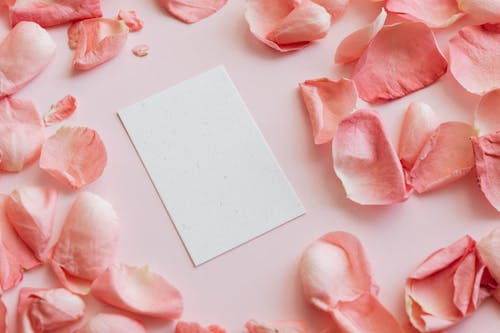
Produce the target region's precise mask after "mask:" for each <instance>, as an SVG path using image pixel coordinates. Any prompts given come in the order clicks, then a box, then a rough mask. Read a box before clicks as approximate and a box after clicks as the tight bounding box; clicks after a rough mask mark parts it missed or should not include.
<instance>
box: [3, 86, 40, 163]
mask: <svg viewBox="0 0 500 333" xmlns="http://www.w3.org/2000/svg"><path fill="white" fill-rule="evenodd" d="M0 80H1V79H0ZM0 86H1V83H0ZM44 141H45V130H44V126H43V121H42V117H41V116H40V113H38V110H37V108H36V106H35V105H34V104H33V103H32V102H31V101H28V100H21V99H14V98H10V97H7V98H3V99H0V170H2V171H9V172H19V171H21V170H22V169H23V168H24V167H25V166H26V165H28V164H30V163H32V162H34V161H35V160H36V159H37V158H38V156H39V155H40V151H41V148H42V144H43V142H44Z"/></svg>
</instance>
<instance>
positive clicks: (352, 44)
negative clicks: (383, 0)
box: [335, 8, 387, 64]
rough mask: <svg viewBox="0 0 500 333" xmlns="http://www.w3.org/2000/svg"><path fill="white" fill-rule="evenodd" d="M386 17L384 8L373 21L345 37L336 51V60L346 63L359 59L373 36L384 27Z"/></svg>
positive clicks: (339, 62)
mask: <svg viewBox="0 0 500 333" xmlns="http://www.w3.org/2000/svg"><path fill="white" fill-rule="evenodd" d="M386 18H387V12H386V11H385V10H384V9H383V8H382V9H381V11H380V14H378V16H377V17H376V18H375V20H374V21H373V22H372V23H370V24H368V25H367V26H364V27H363V28H361V29H359V30H356V31H354V32H353V33H352V34H350V35H349V36H347V37H346V38H344V39H343V40H342V41H341V42H340V44H339V46H338V47H337V51H336V52H335V62H336V63H337V64H345V63H349V62H352V61H355V60H358V59H359V57H361V55H362V54H363V51H364V50H365V49H366V47H367V46H368V44H369V43H370V41H371V40H372V39H373V37H375V36H376V35H377V33H378V32H379V31H380V29H382V27H383V26H384V23H385V19H386Z"/></svg>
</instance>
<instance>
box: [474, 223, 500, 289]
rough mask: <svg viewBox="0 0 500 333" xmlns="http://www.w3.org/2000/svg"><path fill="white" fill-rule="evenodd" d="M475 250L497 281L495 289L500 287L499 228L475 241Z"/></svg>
mask: <svg viewBox="0 0 500 333" xmlns="http://www.w3.org/2000/svg"><path fill="white" fill-rule="evenodd" d="M477 250H478V251H479V255H480V256H481V259H482V260H483V261H484V263H485V264H486V267H487V268H488V271H489V272H490V274H491V276H492V277H493V278H494V279H495V280H496V281H497V284H498V288H497V289H500V228H496V229H494V230H493V231H491V232H490V233H489V234H488V235H487V236H486V237H484V238H483V239H481V240H480V241H479V243H477Z"/></svg>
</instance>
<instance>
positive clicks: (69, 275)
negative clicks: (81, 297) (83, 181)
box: [51, 192, 120, 294]
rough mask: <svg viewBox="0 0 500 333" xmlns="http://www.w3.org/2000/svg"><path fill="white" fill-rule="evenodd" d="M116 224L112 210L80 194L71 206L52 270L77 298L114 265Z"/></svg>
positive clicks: (87, 195) (95, 197) (89, 194)
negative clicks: (76, 294) (77, 294)
mask: <svg viewBox="0 0 500 333" xmlns="http://www.w3.org/2000/svg"><path fill="white" fill-rule="evenodd" d="M119 232H120V230H119V222H118V217H117V216H116V213H115V211H114V210H113V207H112V206H111V205H110V204H109V203H108V202H106V201H105V200H103V199H102V198H100V197H99V196H97V195H95V194H92V193H89V192H83V193H80V194H79V195H78V197H77V198H76V200H75V202H74V203H73V205H72V206H71V208H70V210H69V212H68V215H67V217H66V220H65V222H64V226H63V228H62V232H61V236H60V237H59V240H58V242H57V244H56V246H55V248H54V252H53V257H52V261H51V266H52V269H53V270H54V273H55V274H56V276H57V277H58V279H59V280H60V282H61V283H62V284H63V285H64V287H66V288H67V289H69V290H71V291H74V292H76V293H80V294H86V293H88V292H89V291H90V284H91V283H92V281H93V280H95V279H96V278H97V277H98V276H99V275H101V274H102V273H103V272H104V271H105V270H106V269H107V268H108V267H109V266H110V265H111V264H112V263H113V261H114V257H115V253H116V249H117V246H118V237H119Z"/></svg>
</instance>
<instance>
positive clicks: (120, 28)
mask: <svg viewBox="0 0 500 333" xmlns="http://www.w3.org/2000/svg"><path fill="white" fill-rule="evenodd" d="M128 31H129V29H128V27H127V25H126V24H125V22H124V21H122V20H113V19H107V18H95V19H88V20H84V21H79V22H76V23H74V24H73V25H72V26H71V27H70V28H69V30H68V45H69V47H70V48H71V49H74V50H75V54H74V56H73V68H75V69H77V70H89V69H92V68H94V67H96V66H99V65H101V64H103V63H105V62H107V61H109V60H111V59H113V58H115V57H116V56H117V55H118V54H119V53H120V51H121V50H122V49H123V47H124V46H125V42H126V41H127V36H128Z"/></svg>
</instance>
